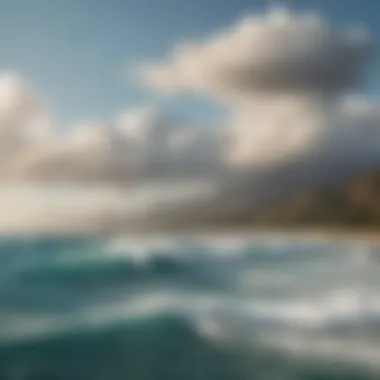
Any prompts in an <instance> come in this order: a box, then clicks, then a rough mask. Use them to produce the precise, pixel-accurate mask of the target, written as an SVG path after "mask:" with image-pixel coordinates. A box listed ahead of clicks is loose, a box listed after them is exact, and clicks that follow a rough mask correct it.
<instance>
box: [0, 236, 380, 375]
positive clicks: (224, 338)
mask: <svg viewBox="0 0 380 380" xmlns="http://www.w3.org/2000/svg"><path fill="white" fill-rule="evenodd" d="M368 249H369V247H368V246H367V245H366V244H365V243H359V242H357V243H353V242H349V241H344V240H342V241H338V240H337V239H335V240H334V241H333V240H330V241H329V240H326V239H325V240H323V239H317V238H307V239H302V240H301V239H296V238H290V237H281V236H277V235H276V236H275V235H273V236H260V235H255V236H253V235H252V236H234V235H231V236H216V235H215V236H211V235H210V236H185V235H176V236H154V237H153V236H152V237H146V236H145V237H144V236H140V237H138V236H136V237H132V236H129V237H127V236H124V237H117V238H116V237H113V238H110V237H108V238H107V237H98V238H94V237H23V238H21V237H3V238H1V239H0V380H32V379H33V380H53V379H54V380H87V379H89V380H90V379H91V380H121V379H128V380H243V379H244V380H245V379H247V380H248V379H249V380H253V379H263V380H275V379H276V380H298V379H312V380H317V379H318V380H322V379H323V380H328V379H331V380H337V379H350V380H351V379H352V380H354V379H380V275H379V274H380V264H377V262H376V261H375V260H370V259H368V257H369V256H368V255H366V252H368ZM366 258H367V259H366Z"/></svg>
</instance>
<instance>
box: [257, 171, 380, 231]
mask: <svg viewBox="0 0 380 380" xmlns="http://www.w3.org/2000/svg"><path fill="white" fill-rule="evenodd" d="M254 220H255V223H258V224H260V225H261V224H264V225H280V226H292V225H295V226H298V225H302V226H308V225H311V226H313V225H342V226H357V227H360V226H362V227H367V226H368V227H376V226H380V171H376V172H370V173H366V174H364V175H361V176H359V177H357V178H354V179H351V180H349V181H345V182H344V183H341V184H339V185H334V186H331V187H328V188H323V189H313V190H309V191H305V192H302V193H301V194H297V195H296V196H293V197H291V198H290V199H288V200H286V201H282V202H279V203H276V204H274V205H271V206H269V208H266V209H265V210H263V211H262V212H261V213H259V214H257V215H256V216H255V217H254Z"/></svg>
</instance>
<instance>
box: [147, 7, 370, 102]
mask: <svg viewBox="0 0 380 380" xmlns="http://www.w3.org/2000/svg"><path fill="white" fill-rule="evenodd" d="M369 51H370V40H369V37H368V35H367V33H366V32H365V30H364V29H361V28H350V29H346V30H339V29H336V28H334V26H332V25H330V24H329V23H328V22H326V21H325V20H324V19H323V18H322V17H321V16H319V15H318V14H315V13H308V14H294V13H292V12H291V11H288V10H286V9H272V10H270V11H269V12H267V13H266V14H262V15H253V16H250V17H247V18H245V19H244V20H242V21H240V22H239V23H237V24H236V25H233V26H232V27H230V28H228V29H225V30H224V31H222V32H220V33H218V34H216V35H214V36H212V37H211V38H208V39H206V40H205V41H204V42H199V43H188V44H182V45H178V46H176V47H174V48H173V50H172V51H171V53H170V55H169V56H168V57H167V58H166V60H164V61H162V62H154V63H151V64H148V65H145V66H143V67H142V69H141V78H142V81H143V82H144V83H146V84H148V85H150V86H152V87H154V88H156V89H158V90H163V91H173V92H176V91H195V92H201V93H207V94H210V95H212V96H214V97H217V98H224V99H229V100H231V99H234V100H236V99H241V98H242V97H246V96H252V95H254V94H256V95H257V94H260V95H263V94H266V95H269V96H271V95H274V94H275V95H279V94H283V93H286V94H289V93H303V92H309V91H313V92H315V91H317V92H321V93H326V92H327V93H329V92H336V91H340V90H344V89H346V88H350V87H351V86H353V85H355V84H357V82H358V80H359V79H360V74H361V71H362V68H363V65H364V64H365V63H366V61H367V58H368V53H369Z"/></svg>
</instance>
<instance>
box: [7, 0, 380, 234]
mask: <svg viewBox="0 0 380 380" xmlns="http://www.w3.org/2000/svg"><path fill="white" fill-rule="evenodd" d="M0 6H1V8H0V39H2V40H0V46H1V47H2V49H1V53H0V209H1V210H6V211H5V212H2V213H1V214H0V232H1V231H2V230H9V229H17V228H21V229H36V228H39V229H42V230H44V229H46V228H47V229H52V228H53V229H58V230H62V229H63V230H70V231H73V230H75V231H76V230H81V229H83V228H84V229H86V230H92V231H94V230H96V231H99V230H103V231H104V230H109V229H112V228H114V227H115V226H120V225H122V226H124V225H125V224H128V225H131V223H132V224H134V225H136V224H139V225H140V226H141V225H144V226H146V225H151V224H153V225H157V224H162V223H163V222H164V221H166V222H168V223H169V224H170V223H174V224H176V225H177V224H179V223H180V222H181V223H185V224H186V223H188V221H192V223H198V222H201V221H203V222H204V221H206V220H207V222H208V223H214V222H218V221H220V220H236V218H241V217H243V218H245V217H246V216H247V215H248V216H250V215H252V213H254V212H256V211H257V210H259V209H260V208H262V207H265V206H266V205H269V204H271V203H273V202H277V201H279V200H281V199H284V198H286V197H289V196H290V195H292V194H296V193H297V192H298V193H299V192H302V191H303V190H305V189H309V188H315V187H321V186H327V184H331V183H332V182H333V181H335V182H338V181H340V180H342V178H343V177H344V178H347V177H348V176H354V175H358V174H359V172H361V171H364V170H369V169H371V170H372V169H373V168H375V167H376V168H378V167H379V166H380V70H379V69H380V60H379V59H378V54H379V51H380V44H379V41H378V36H379V35H380V23H379V22H378V21H379V20H378V18H379V17H380V16H379V15H380V3H379V2H375V1H373V0H362V1H356V0H345V1H344V2H343V1H332V0H287V1H285V2H282V3H278V2H272V1H268V0H267V1H264V0H251V1H247V0H208V1H205V0H202V1H201V0H195V1H185V0H162V1H154V0H124V1H121V0H107V1H99V0H76V1H74V0H73V1H68V0H65V1H63V0H33V1H31V0H28V1H27V0H12V1H8V0H3V1H1V0H0ZM229 218H232V219H229Z"/></svg>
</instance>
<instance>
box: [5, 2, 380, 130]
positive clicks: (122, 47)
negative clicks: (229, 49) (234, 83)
mask: <svg viewBox="0 0 380 380" xmlns="http://www.w3.org/2000/svg"><path fill="white" fill-rule="evenodd" d="M274 3H275V2H273V1H269V0H192V1H188V0H160V1H158V0H75V1H74V0H70V1H67V0H1V1H0V46H1V54H0V69H4V70H6V69H11V70H16V71H17V72H18V73H19V74H20V75H22V77H23V78H24V79H25V80H26V81H29V82H30V83H32V85H33V87H34V88H35V89H37V91H39V92H40V93H41V96H43V97H44V100H45V101H46V103H47V104H48V107H49V109H50V110H51V111H52V113H53V116H54V117H55V118H56V119H57V122H58V123H59V124H60V125H62V126H63V128H66V126H67V125H70V124H73V123H76V122H78V121H80V120H83V119H99V120H101V121H111V120H112V119H113V118H114V115H115V114H117V113H118V112H120V110H122V109H125V108H131V107H138V106H140V105H145V104H159V105H160V107H163V108H165V109H168V110H169V111H170V112H171V113H172V114H173V115H177V114H180V115H181V117H182V118H185V119H186V120H189V121H191V122H195V123H203V124H218V123H220V121H221V120H222V116H221V115H223V114H222V111H223V110H222V109H221V108H220V107H218V105H216V104H214V103H213V102H210V101H209V100H208V99H207V98H205V97H201V96H194V95H182V96H178V97H176V98H175V99H171V100H167V99H166V98H164V97H162V96H160V95H159V94H157V93H154V92H152V91H149V90H148V89H146V88H144V87H142V86H141V85H140V84H139V83H138V81H137V80H135V78H133V75H132V76H131V75H128V71H129V70H133V68H134V67H135V66H136V65H138V64H139V63H140V62H144V61H145V60H150V59H153V58H161V57H163V56H165V55H166V54H167V53H168V51H169V50H170V49H171V47H172V46H173V45H174V44H177V43H178V42H181V41H188V40H190V41H191V40H200V39H202V38H203V37H204V36H208V35H210V34H213V33H215V32H216V31H218V30H220V29H223V28H224V27H225V26H226V25H229V24H231V23H232V22H234V21H235V20H236V19H239V18H240V17H242V16H244V15H245V14H247V13H249V12H255V11H258V10H262V9H264V8H266V7H267V6H268V4H274ZM282 4H286V5H287V6H289V7H290V8H291V9H295V10H302V9H306V10H318V11H321V12H322V13H323V14H324V15H325V16H326V17H328V18H329V20H331V21H332V22H334V23H341V24H343V25H345V24H351V23H361V24H364V25H366V26H367V27H369V28H370V29H371V32H372V35H373V36H376V35H379V34H380V22H379V17H380V3H379V2H378V1H373V0H344V1H338V0H288V1H284V2H282ZM366 86H367V87H368V90H369V92H370V93H371V94H372V95H373V96H379V92H380V65H379V64H377V65H373V67H372V70H371V74H370V75H369V78H368V80H367V82H366Z"/></svg>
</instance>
